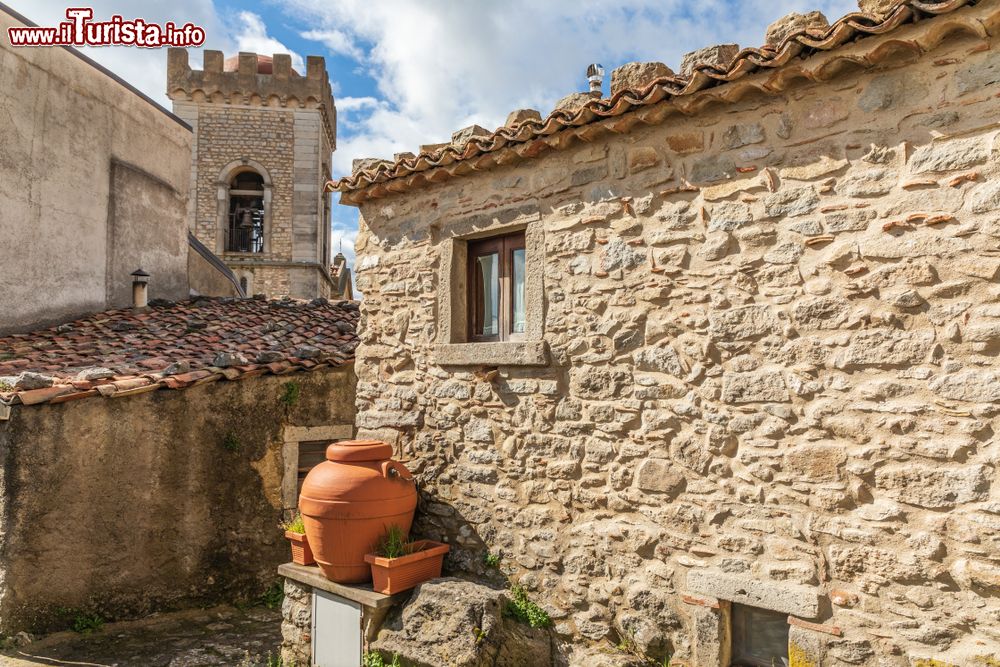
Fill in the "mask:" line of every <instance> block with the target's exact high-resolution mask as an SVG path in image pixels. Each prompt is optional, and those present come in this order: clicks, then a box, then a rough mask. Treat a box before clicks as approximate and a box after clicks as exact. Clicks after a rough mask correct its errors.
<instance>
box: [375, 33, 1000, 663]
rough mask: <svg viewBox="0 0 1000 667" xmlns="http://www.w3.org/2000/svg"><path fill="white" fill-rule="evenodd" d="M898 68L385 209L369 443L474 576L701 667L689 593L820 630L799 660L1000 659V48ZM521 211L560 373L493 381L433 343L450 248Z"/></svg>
mask: <svg viewBox="0 0 1000 667" xmlns="http://www.w3.org/2000/svg"><path fill="white" fill-rule="evenodd" d="M895 62H896V63H898V64H900V65H901V66H900V67H897V68H895V69H882V70H881V71H875V72H863V71H861V70H860V69H849V70H847V71H844V72H842V73H841V75H840V76H838V77H837V78H836V79H834V80H832V81H830V82H827V83H825V84H806V83H803V85H801V86H799V87H795V88H792V89H791V90H790V91H788V92H786V93H783V94H781V95H778V96H763V95H761V96H751V97H748V98H745V99H743V100H741V101H739V102H737V103H734V104H731V105H722V106H714V107H710V108H708V109H705V110H704V111H702V112H701V113H699V114H698V115H696V116H694V117H682V116H679V115H675V116H671V117H668V119H667V120H666V122H664V123H663V124H662V125H659V126H655V127H650V128H641V127H637V128H635V129H633V131H631V132H630V133H628V134H624V135H608V134H605V135H603V138H601V139H599V140H595V141H593V142H591V143H582V142H580V143H578V144H577V145H576V147H575V148H572V149H569V150H566V151H562V152H558V153H550V154H548V155H547V156H544V157H541V158H538V159H533V160H527V161H524V162H522V163H520V164H517V165H514V166H511V167H507V168H503V169H498V170H495V171H491V172H488V173H483V174H481V175H470V176H465V177H462V178H458V179H456V180H454V181H451V182H446V183H444V184H441V185H436V186H428V187H426V188H424V189H421V190H417V191H415V192H413V193H412V194H406V195H399V196H393V197H389V198H384V199H377V200H372V201H369V202H368V203H366V204H364V205H363V206H362V223H361V234H360V236H359V238H358V243H357V250H358V266H357V286H358V288H359V290H360V291H361V292H363V293H364V294H365V300H364V301H363V303H362V312H363V333H362V341H363V343H362V345H361V347H360V348H359V350H358V362H357V369H358V376H359V385H358V413H359V414H358V425H359V427H361V428H362V432H361V433H360V435H365V434H366V433H370V434H378V435H381V436H384V437H392V438H394V439H395V440H396V441H397V443H398V446H399V449H400V451H401V453H402V455H403V457H404V460H408V461H409V463H408V465H409V466H410V467H411V468H412V469H413V470H414V472H415V473H416V474H417V476H418V479H419V483H420V487H421V489H422V491H423V501H422V504H421V507H420V512H421V519H420V522H419V523H418V525H417V528H416V530H418V531H421V533H422V534H426V535H428V536H431V537H444V538H447V539H448V540H449V541H451V542H452V543H453V544H454V545H455V546H456V547H458V548H457V549H456V550H454V551H453V558H452V559H451V561H450V564H451V566H452V567H453V568H458V569H462V570H465V571H467V572H470V573H473V574H484V571H483V567H484V566H483V565H482V554H483V552H484V551H485V550H487V549H490V550H494V551H500V552H502V553H503V554H504V564H503V567H504V568H506V570H507V572H508V573H509V574H510V575H511V578H512V579H513V580H517V581H520V582H521V583H522V584H524V585H526V586H527V587H529V589H531V590H532V591H533V593H532V595H533V596H535V598H536V599H538V600H539V601H540V602H542V603H544V605H545V606H546V608H547V609H548V610H549V611H550V613H551V614H552V616H553V617H554V619H555V622H556V629H557V631H558V632H560V633H562V634H563V635H565V636H574V637H575V639H574V641H579V640H581V639H584V640H600V639H603V638H606V637H610V638H612V640H614V637H615V633H617V634H618V635H623V636H626V637H627V636H630V635H634V639H635V641H636V643H637V644H638V646H639V648H640V649H642V650H645V651H647V653H649V654H650V655H653V656H663V655H665V654H673V655H674V657H675V659H678V660H684V661H687V662H688V663H689V664H704V665H710V664H719V660H720V659H722V656H724V654H725V651H726V649H725V648H721V649H720V648H718V645H720V644H725V643H726V641H727V640H726V637H725V630H724V628H723V627H722V626H721V625H720V621H719V620H718V616H719V615H720V614H721V613H722V612H721V611H718V610H715V609H713V608H712V607H711V606H708V607H705V606H699V605H698V604H688V603H685V602H683V601H682V594H691V595H693V596H696V597H700V598H702V602H705V601H706V600H705V599H706V598H708V599H707V604H709V605H711V604H712V602H713V598H716V599H721V600H722V603H721V604H720V607H721V608H722V610H723V611H724V610H725V608H726V606H727V601H735V602H744V603H749V604H752V605H753V606H760V607H767V608H772V609H777V610H779V611H783V612H785V613H789V614H791V615H793V616H796V617H798V618H800V619H804V620H807V621H811V622H815V623H821V624H823V625H824V627H825V629H826V630H828V631H830V632H832V633H833V634H830V633H828V632H821V631H814V630H809V629H805V628H803V627H801V625H797V626H795V627H793V633H792V637H793V644H794V645H793V647H792V649H793V653H795V654H796V655H797V656H798V657H797V658H796V660H800V662H798V663H797V664H809V663H808V661H807V662H801V660H802V650H805V649H803V647H806V646H808V647H810V648H808V655H809V656H810V657H809V660H813V661H814V662H816V663H822V664H824V665H827V664H828V665H876V664H878V665H904V664H911V663H912V662H913V661H917V660H918V659H923V658H930V657H935V658H938V659H941V660H944V661H946V662H952V663H954V664H974V660H973V657H972V656H977V655H978V656H989V655H998V654H1000V548H998V547H1000V539H998V529H1000V484H998V483H997V481H996V465H997V458H998V456H1000V443H998V440H997V437H996V431H997V430H998V429H1000V419H998V401H1000V373H998V372H997V369H996V360H997V353H998V351H1000V285H998V276H1000V249H998V248H1000V246H998V239H1000V221H998V213H997V210H998V208H1000V140H998V131H997V128H998V125H997V118H998V117H1000V95H998V93H1000V85H998V81H1000V53H998V52H997V51H996V50H990V49H984V48H983V47H982V46H981V43H980V42H978V41H973V40H969V39H966V38H958V37H953V38H952V39H951V40H949V41H948V42H947V45H946V46H942V47H941V48H939V49H938V50H936V51H935V52H934V53H933V54H929V55H925V56H923V57H922V58H919V59H917V58H914V57H909V56H905V55H904V54H903V52H899V54H898V57H897V59H896V60H895ZM904 63H905V64H904ZM686 183H690V185H691V186H690V187H687V186H686V185H685V184H686ZM509 211H513V212H512V213H511V212H509ZM501 220H503V221H505V222H507V223H508V224H510V225H516V224H518V223H522V224H526V225H527V226H528V229H529V235H530V234H531V230H532V229H535V230H537V229H539V228H541V230H542V232H543V235H544V257H539V256H536V257H533V258H532V257H529V259H528V261H529V263H531V262H544V294H545V298H544V313H545V314H544V339H545V341H546V342H547V345H548V349H549V356H550V360H551V362H550V363H549V365H547V366H544V367H540V368H531V367H514V366H509V367H500V369H499V375H498V376H496V377H495V378H494V379H493V380H492V381H490V380H489V379H488V374H487V373H486V372H484V371H487V370H488V369H484V368H481V367H477V366H467V367H457V366H451V367H443V366H439V365H436V364H435V363H434V356H433V352H432V345H433V344H434V343H441V342H447V341H441V340H437V339H436V335H437V333H438V323H437V321H436V317H437V315H438V313H437V308H438V307H439V297H440V294H441V293H442V291H443V290H444V289H446V287H445V286H443V285H442V284H441V282H440V277H439V276H440V262H441V261H442V259H441V258H442V251H443V248H444V247H445V245H446V243H445V241H446V240H447V239H448V238H449V237H452V236H460V235H467V234H481V233H484V232H486V231H488V230H490V229H496V230H498V231H499V230H502V229H503V226H502V224H501V223H500V221H501ZM688 599H689V600H690V601H691V602H696V600H693V599H692V598H688ZM834 628H839V636H838V631H836V630H834ZM720 633H721V635H720ZM710 635H711V636H710ZM796 638H799V639H796ZM713 643H714V644H715V645H716V647H715V648H714V649H713V648H712V646H713ZM712 650H714V651H716V653H715V657H714V658H712V657H706V656H709V655H710V653H711V651H712ZM713 660H714V662H713ZM908 661H910V662H908ZM726 664H728V663H726ZM990 664H993V663H990Z"/></svg>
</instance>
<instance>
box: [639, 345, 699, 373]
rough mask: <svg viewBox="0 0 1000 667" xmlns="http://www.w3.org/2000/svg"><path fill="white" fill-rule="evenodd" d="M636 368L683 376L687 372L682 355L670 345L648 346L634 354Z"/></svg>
mask: <svg viewBox="0 0 1000 667" xmlns="http://www.w3.org/2000/svg"><path fill="white" fill-rule="evenodd" d="M632 359H633V361H634V362H635V365H636V368H638V369H639V370H640V371H656V372H658V373H669V374H670V375H673V376H674V377H678V378H682V377H684V376H685V375H686V374H687V372H686V371H685V370H684V364H683V363H681V359H680V357H678V356H677V353H676V352H675V351H674V349H673V348H672V347H670V346H669V345H663V346H662V347H647V348H645V349H643V350H639V351H638V352H636V353H634V354H633V355H632Z"/></svg>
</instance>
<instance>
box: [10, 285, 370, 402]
mask: <svg viewBox="0 0 1000 667" xmlns="http://www.w3.org/2000/svg"><path fill="white" fill-rule="evenodd" d="M358 316H359V314H358V307H357V305H356V304H354V303H351V302H339V303H331V302H329V301H327V300H325V299H315V300H313V301H297V300H293V299H283V300H280V301H268V300H265V299H257V298H254V299H233V298H197V299H193V300H190V301H180V302H176V303H167V302H160V303H156V302H154V303H153V304H152V305H151V306H150V307H149V308H147V309H143V310H135V309H131V308H129V309H122V310H111V311H105V312H101V313H96V314H94V315H90V316H88V317H84V318H82V319H79V320H76V321H74V322H69V323H67V324H62V325H60V326H56V327H52V328H49V329H43V330H40V331H34V332H31V333H24V334H13V335H9V336H5V337H0V407H3V406H4V405H8V406H9V405H13V404H22V405H34V404H37V403H61V402H63V401H70V400H75V399H78V398H86V397H88V396H104V397H118V396H128V395H132V394H137V393H142V392H146V391H153V390H157V389H183V388H185V387H190V386H194V385H199V384H205V383H207V382H214V381H216V380H239V379H244V378H250V377H256V376H259V375H263V374H266V373H270V374H274V375H283V374H286V373H291V372H295V371H305V370H315V369H320V368H330V367H335V366H341V365H343V364H346V363H348V362H350V361H351V360H352V359H353V358H354V349H355V347H357V344H358V339H357V335H356V333H355V328H356V325H357V322H358Z"/></svg>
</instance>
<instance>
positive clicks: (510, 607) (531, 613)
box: [504, 585, 552, 628]
mask: <svg viewBox="0 0 1000 667" xmlns="http://www.w3.org/2000/svg"><path fill="white" fill-rule="evenodd" d="M504 612H505V613H506V614H507V616H511V617H513V618H515V619H517V620H518V621H520V622H521V623H525V624H526V625H530V626H531V627H533V628H547V627H549V626H551V625H552V619H551V618H549V615H548V614H547V613H546V612H545V610H544V609H542V608H541V607H539V606H538V605H537V604H535V603H534V602H532V601H531V600H529V599H528V593H527V591H525V590H524V588H523V587H522V586H517V585H515V586H512V587H511V589H510V600H508V601H507V607H506V608H505V609H504Z"/></svg>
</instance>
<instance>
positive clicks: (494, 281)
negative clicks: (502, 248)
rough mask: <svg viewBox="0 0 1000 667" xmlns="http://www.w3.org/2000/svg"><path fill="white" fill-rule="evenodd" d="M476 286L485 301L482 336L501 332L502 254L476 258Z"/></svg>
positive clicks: (483, 301) (480, 332)
mask: <svg viewBox="0 0 1000 667" xmlns="http://www.w3.org/2000/svg"><path fill="white" fill-rule="evenodd" d="M476 286H477V289H479V290H481V292H480V294H481V295H482V303H483V312H482V320H481V322H482V330H481V331H479V332H478V333H479V334H480V335H482V336H496V335H498V334H499V333H500V256H499V255H498V254H496V253H493V254H492V255H483V256H482V257H477V258H476Z"/></svg>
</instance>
